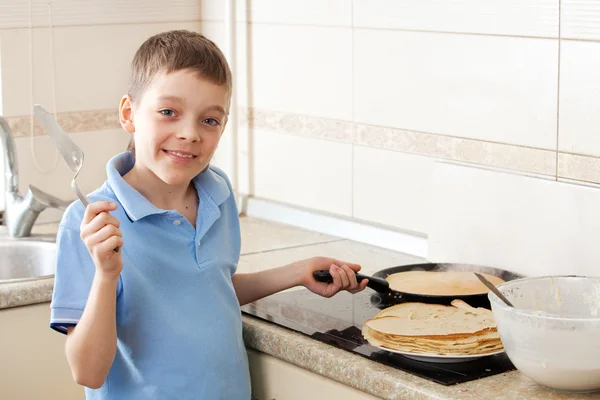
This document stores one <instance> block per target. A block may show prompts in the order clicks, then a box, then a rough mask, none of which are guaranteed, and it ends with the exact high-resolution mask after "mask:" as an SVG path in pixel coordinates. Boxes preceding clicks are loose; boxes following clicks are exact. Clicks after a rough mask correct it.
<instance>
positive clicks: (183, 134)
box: [177, 128, 200, 142]
mask: <svg viewBox="0 0 600 400" xmlns="http://www.w3.org/2000/svg"><path fill="white" fill-rule="evenodd" d="M177 138H178V139H182V140H189V141H191V142H198V141H199V140H200V134H199V133H198V130H197V129H196V128H187V129H182V130H181V131H179V132H178V133H177Z"/></svg>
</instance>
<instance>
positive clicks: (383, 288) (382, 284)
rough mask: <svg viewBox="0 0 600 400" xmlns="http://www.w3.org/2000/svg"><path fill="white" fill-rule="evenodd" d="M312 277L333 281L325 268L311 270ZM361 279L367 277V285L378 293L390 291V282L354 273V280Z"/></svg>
mask: <svg viewBox="0 0 600 400" xmlns="http://www.w3.org/2000/svg"><path fill="white" fill-rule="evenodd" d="M313 277H314V278H315V280H316V281H317V282H324V283H331V282H333V277H332V276H331V274H330V273H329V271H327V270H320V271H315V272H313ZM363 279H368V280H369V282H368V283H367V286H368V287H370V288H371V289H373V290H374V291H376V292H379V293H388V292H390V290H391V289H390V284H389V282H388V281H386V280H385V279H382V278H375V277H372V276H367V275H363V274H356V280H357V281H358V282H359V283H360V282H361V281H362V280H363Z"/></svg>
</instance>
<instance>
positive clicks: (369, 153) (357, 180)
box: [353, 146, 433, 233]
mask: <svg viewBox="0 0 600 400" xmlns="http://www.w3.org/2000/svg"><path fill="white" fill-rule="evenodd" d="M432 166H433V159H431V158H428V157H422V156H417V155H411V154H405V153H399V152H394V151H388V150H381V149H374V148H370V147H363V146H355V147H354V190H353V193H354V217H355V218H358V219H360V220H364V221H369V222H376V223H380V224H384V225H388V226H393V227H396V228H400V229H403V230H409V231H414V232H419V233H427V231H428V228H429V213H430V210H429V207H430V191H431V169H432Z"/></svg>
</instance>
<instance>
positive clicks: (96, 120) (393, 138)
mask: <svg viewBox="0 0 600 400" xmlns="http://www.w3.org/2000/svg"><path fill="white" fill-rule="evenodd" d="M238 113H239V116H238V117H239V121H240V125H241V126H248V128H250V129H251V130H252V129H263V130H269V131H273V132H278V133H283V134H289V135H297V136H304V137H311V138H316V139H325V140H334V141H339V142H345V143H354V144H357V145H361V146H370V147H376V148H381V149H385V150H391V151H398V152H404V153H411V154H418V155H423V156H427V157H434V158H440V159H446V160H455V161H461V162H467V163H473V164H480V165H486V166H491V167H497V168H506V169H512V170H517V171H523V172H529V173H535V174H541V175H550V176H554V175H555V174H556V170H557V168H556V152H554V151H551V150H543V149H534V148H529V147H522V146H516V145H510V144H503V143H492V142H484V141H480V140H474V139H466V138H458V137H450V136H444V135H436V134H431V133H422V132H414V131H406V130H402V129H396V128H390V127H382V126H374V125H367V124H360V123H353V122H351V121H343V120H337V119H333V118H323V117H314V116H309V115H300V114H293V113H287V112H279V111H270V110H261V109H257V108H245V107H240V108H239V109H238ZM7 121H8V124H9V125H10V127H11V129H12V131H13V134H14V135H15V137H26V136H29V134H30V133H29V132H30V127H29V124H30V118H29V116H21V117H7ZM58 122H59V123H60V124H61V125H62V126H63V128H64V129H65V130H66V131H67V132H87V131H98V130H107V129H119V128H120V124H119V118H118V113H117V110H115V109H109V110H91V111H79V112H67V113H59V114H58ZM35 128H36V129H35V133H34V134H35V135H36V136H38V135H42V134H43V132H42V131H41V129H40V127H39V125H37V123H36V127H35ZM558 177H559V178H566V179H570V180H574V181H584V182H589V183H600V157H598V158H597V157H591V156H583V155H576V154H569V153H559V154H558Z"/></svg>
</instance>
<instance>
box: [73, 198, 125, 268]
mask: <svg viewBox="0 0 600 400" xmlns="http://www.w3.org/2000/svg"><path fill="white" fill-rule="evenodd" d="M116 209H117V205H116V204H115V203H113V202H107V201H96V202H94V203H90V204H89V205H88V206H87V207H86V209H85V214H84V215H83V221H82V222H81V228H80V230H81V239H82V240H83V242H84V243H85V245H86V247H87V249H88V251H89V252H90V255H91V256H92V259H93V260H94V264H95V265H96V271H99V272H102V273H106V274H108V275H112V276H114V277H118V276H119V274H120V273H121V270H122V269H123V261H122V258H121V252H120V251H119V252H116V251H115V248H118V247H121V246H123V237H122V234H121V231H120V230H119V225H120V222H119V220H118V219H117V218H115V217H113V216H112V215H110V214H109V211H114V210H116Z"/></svg>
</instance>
